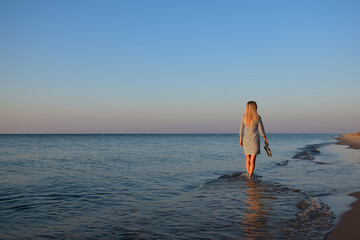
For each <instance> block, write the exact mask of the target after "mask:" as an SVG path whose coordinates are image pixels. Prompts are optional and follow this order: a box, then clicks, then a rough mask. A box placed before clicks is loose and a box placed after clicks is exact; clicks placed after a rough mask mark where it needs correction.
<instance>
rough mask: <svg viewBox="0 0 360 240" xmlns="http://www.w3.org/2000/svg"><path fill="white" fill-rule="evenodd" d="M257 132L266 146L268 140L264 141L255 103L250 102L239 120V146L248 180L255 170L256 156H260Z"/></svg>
mask: <svg viewBox="0 0 360 240" xmlns="http://www.w3.org/2000/svg"><path fill="white" fill-rule="evenodd" d="M244 130H245V134H244ZM259 130H260V134H261V136H262V137H263V138H264V140H265V144H266V146H267V145H269V143H268V140H267V139H266V135H265V130H264V125H263V123H262V121H261V117H260V116H259V115H258V113H257V105H256V102H254V101H250V102H248V103H247V104H246V107H245V114H244V116H243V117H242V119H241V125H240V133H239V134H240V146H241V147H243V148H244V153H245V155H246V171H247V173H248V176H249V178H251V177H252V175H253V172H254V169H255V160H256V155H257V154H260V137H259ZM243 135H244V139H243Z"/></svg>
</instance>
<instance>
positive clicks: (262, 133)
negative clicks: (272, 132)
mask: <svg viewBox="0 0 360 240" xmlns="http://www.w3.org/2000/svg"><path fill="white" fill-rule="evenodd" d="M259 123H260V126H259V130H260V134H261V136H262V137H263V138H264V141H265V145H266V146H267V145H269V142H268V140H267V138H266V133H265V128H264V124H263V122H262V120H261V117H259Z"/></svg>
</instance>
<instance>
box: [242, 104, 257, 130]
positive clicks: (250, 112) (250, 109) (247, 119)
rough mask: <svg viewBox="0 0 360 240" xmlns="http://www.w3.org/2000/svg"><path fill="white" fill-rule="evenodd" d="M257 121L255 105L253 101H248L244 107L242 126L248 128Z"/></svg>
mask: <svg viewBox="0 0 360 240" xmlns="http://www.w3.org/2000/svg"><path fill="white" fill-rule="evenodd" d="M258 120H259V115H258V113H257V104H256V102H254V101H249V102H248V103H247V104H246V107H245V114H244V124H245V126H247V127H249V126H252V125H253V124H254V123H255V122H257V121H258Z"/></svg>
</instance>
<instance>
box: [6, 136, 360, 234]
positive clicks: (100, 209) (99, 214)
mask: <svg viewBox="0 0 360 240" xmlns="http://www.w3.org/2000/svg"><path fill="white" fill-rule="evenodd" d="M337 136H338V135H337V134H268V140H269V147H270V149H271V151H272V157H269V156H268V155H267V154H266V152H265V150H264V149H263V146H264V145H263V142H262V143H261V144H262V146H261V149H262V150H261V154H259V155H258V156H257V159H256V167H255V172H254V177H253V178H252V179H249V178H247V176H246V168H245V155H244V153H243V149H242V148H241V147H240V146H239V136H238V135H237V134H53V135H52V134H39V135H36V134H28V135H5V134H2V135H0V239H323V238H324V235H325V234H326V233H327V232H329V231H331V229H332V228H333V227H334V225H335V224H336V222H337V221H338V219H339V216H340V215H341V214H342V213H343V212H344V211H346V210H348V209H349V205H350V203H351V202H353V201H354V198H353V197H350V196H348V194H349V193H352V192H355V191H359V190H360V185H359V182H360V150H354V149H348V148H347V146H342V145H336V144H335V142H336V141H335V140H334V137H337Z"/></svg>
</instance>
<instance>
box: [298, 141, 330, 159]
mask: <svg viewBox="0 0 360 240" xmlns="http://www.w3.org/2000/svg"><path fill="white" fill-rule="evenodd" d="M330 144H333V143H332V142H326V143H317V144H310V145H306V146H305V147H303V148H299V149H300V150H302V151H301V152H299V153H297V154H295V156H293V158H294V159H303V160H314V159H315V156H314V155H318V154H320V153H321V152H320V151H319V148H321V147H325V146H328V145H330Z"/></svg>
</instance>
